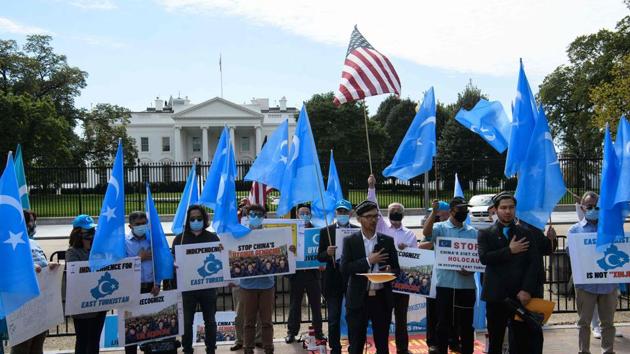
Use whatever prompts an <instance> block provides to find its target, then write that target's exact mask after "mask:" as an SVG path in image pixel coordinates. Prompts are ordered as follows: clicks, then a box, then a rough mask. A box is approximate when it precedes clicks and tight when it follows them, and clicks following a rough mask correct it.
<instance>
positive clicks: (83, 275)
mask: <svg viewBox="0 0 630 354" xmlns="http://www.w3.org/2000/svg"><path fill="white" fill-rule="evenodd" d="M139 295H140V257H132V258H125V259H123V260H121V261H118V262H116V263H114V264H111V265H108V266H107V267H104V268H102V269H99V270H97V271H94V272H92V271H91V269H90V264H89V263H88V261H84V262H69V263H66V316H70V315H76V314H80V313H88V312H99V311H108V310H111V309H114V308H121V307H126V306H129V304H133V303H135V302H136V301H137V300H138V296H139Z"/></svg>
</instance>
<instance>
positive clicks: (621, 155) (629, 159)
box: [615, 116, 630, 209]
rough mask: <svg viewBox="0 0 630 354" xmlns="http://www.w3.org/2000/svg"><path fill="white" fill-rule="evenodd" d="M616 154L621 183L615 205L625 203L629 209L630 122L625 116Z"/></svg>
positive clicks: (621, 120)
mask: <svg viewBox="0 0 630 354" xmlns="http://www.w3.org/2000/svg"><path fill="white" fill-rule="evenodd" d="M615 152H616V153H617V158H618V159H619V180H620V181H624V182H625V183H620V184H619V187H618V188H617V192H616V193H615V204H617V203H623V205H624V208H625V209H628V204H627V203H628V202H630V183H627V182H628V181H630V122H628V120H627V119H626V117H625V116H621V118H620V119H619V125H618V126H617V139H615Z"/></svg>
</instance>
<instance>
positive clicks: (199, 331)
mask: <svg viewBox="0 0 630 354" xmlns="http://www.w3.org/2000/svg"><path fill="white" fill-rule="evenodd" d="M215 320H216V322H217V337H216V338H217V343H222V342H233V341H235V340H236V325H235V321H236V312H235V311H217V313H216V315H215ZM193 333H194V336H195V337H194V338H195V343H203V342H204V341H205V339H206V326H205V324H204V322H203V314H202V313H201V312H196V313H195V319H194V322H193Z"/></svg>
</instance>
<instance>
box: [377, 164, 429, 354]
mask: <svg viewBox="0 0 630 354" xmlns="http://www.w3.org/2000/svg"><path fill="white" fill-rule="evenodd" d="M367 199H368V200H369V201H372V202H374V203H376V205H378V201H377V200H376V178H375V177H374V175H370V176H369V177H368V195H367ZM377 210H378V221H377V223H376V232H378V233H381V234H384V235H387V236H390V237H392V238H393V239H394V244H395V245H396V248H397V249H398V250H404V249H405V248H407V247H410V248H418V240H417V239H416V234H414V233H413V231H411V230H409V229H408V228H406V227H405V226H403V224H402V219H403V217H404V214H405V207H404V206H403V205H402V204H400V203H391V204H390V205H389V206H388V207H387V214H388V215H387V216H388V220H386V219H385V218H383V215H381V212H380V209H377ZM408 307H409V295H407V294H399V293H394V318H395V323H396V352H397V353H398V354H407V353H409V349H408V348H409V334H408V333H407V308H408Z"/></svg>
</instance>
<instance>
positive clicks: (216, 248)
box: [175, 236, 231, 291]
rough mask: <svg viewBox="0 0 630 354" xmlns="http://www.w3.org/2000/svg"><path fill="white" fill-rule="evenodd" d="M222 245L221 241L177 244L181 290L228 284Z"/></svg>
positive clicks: (219, 286)
mask: <svg viewBox="0 0 630 354" xmlns="http://www.w3.org/2000/svg"><path fill="white" fill-rule="evenodd" d="M226 237H231V236H226ZM220 245H221V242H205V243H193V244H186V245H177V246H175V259H176V263H177V289H178V290H179V291H190V290H200V289H209V288H221V287H224V286H226V285H227V283H226V282H225V281H224V278H225V269H224V267H223V261H222V259H223V257H222V256H221V247H220Z"/></svg>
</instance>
